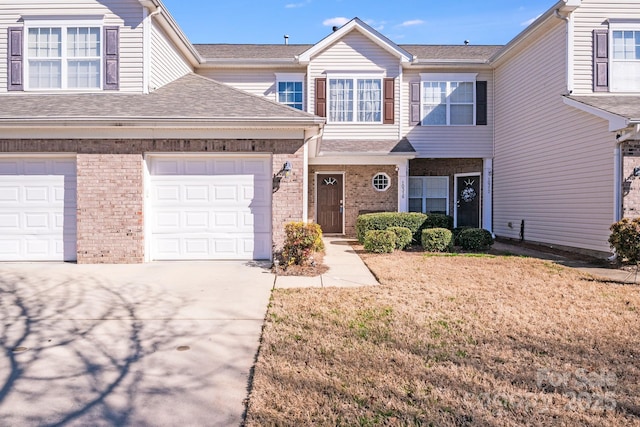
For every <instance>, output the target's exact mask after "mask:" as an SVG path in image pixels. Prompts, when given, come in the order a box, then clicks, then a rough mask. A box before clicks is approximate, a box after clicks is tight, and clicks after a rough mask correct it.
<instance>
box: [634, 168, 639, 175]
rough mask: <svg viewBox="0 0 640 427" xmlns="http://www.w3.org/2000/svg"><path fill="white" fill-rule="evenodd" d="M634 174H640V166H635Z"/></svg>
mask: <svg viewBox="0 0 640 427" xmlns="http://www.w3.org/2000/svg"><path fill="white" fill-rule="evenodd" d="M633 176H640V166H636V167H635V168H633Z"/></svg>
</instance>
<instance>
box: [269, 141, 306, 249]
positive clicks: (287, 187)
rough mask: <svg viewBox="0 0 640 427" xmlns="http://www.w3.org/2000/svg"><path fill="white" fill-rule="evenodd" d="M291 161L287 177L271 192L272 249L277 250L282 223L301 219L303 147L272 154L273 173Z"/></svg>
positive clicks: (280, 241) (281, 233) (281, 242)
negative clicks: (289, 172)
mask: <svg viewBox="0 0 640 427" xmlns="http://www.w3.org/2000/svg"><path fill="white" fill-rule="evenodd" d="M287 161H288V162H291V166H292V167H293V170H292V171H291V175H290V176H289V177H288V178H284V177H283V178H282V179H281V180H280V188H279V189H278V190H277V191H276V192H275V193H273V195H272V199H271V200H272V201H271V211H272V228H273V231H272V236H273V249H274V250H279V249H281V248H282V244H283V242H284V225H285V224H286V223H287V222H290V221H302V220H303V206H302V205H303V203H304V201H303V199H304V198H303V196H302V193H303V191H304V177H303V174H304V147H300V148H299V149H298V150H297V151H296V152H295V153H294V154H289V153H279V154H274V155H273V160H272V162H273V164H272V168H273V174H274V175H275V174H277V173H278V171H280V169H282V166H283V165H284V163H285V162H287Z"/></svg>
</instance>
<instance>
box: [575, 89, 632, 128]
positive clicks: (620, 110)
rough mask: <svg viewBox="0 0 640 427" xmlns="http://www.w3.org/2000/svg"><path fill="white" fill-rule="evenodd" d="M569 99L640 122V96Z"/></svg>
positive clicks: (576, 97) (579, 97) (577, 97)
mask: <svg viewBox="0 0 640 427" xmlns="http://www.w3.org/2000/svg"><path fill="white" fill-rule="evenodd" d="M568 98H569V99H572V100H574V101H578V102H580V103H583V104H585V105H589V106H591V107H595V108H598V109H600V110H604V111H608V112H609V113H613V114H616V115H618V116H621V117H624V118H627V119H630V120H631V121H634V122H635V121H640V96H626V95H603V96H569V97H568Z"/></svg>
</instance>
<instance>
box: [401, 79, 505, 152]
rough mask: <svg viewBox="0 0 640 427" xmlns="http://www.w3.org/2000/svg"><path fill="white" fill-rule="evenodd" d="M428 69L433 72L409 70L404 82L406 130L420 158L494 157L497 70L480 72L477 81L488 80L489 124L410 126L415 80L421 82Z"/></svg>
mask: <svg viewBox="0 0 640 427" xmlns="http://www.w3.org/2000/svg"><path fill="white" fill-rule="evenodd" d="M428 72H433V71H432V70H429V69H420V70H415V69H411V70H406V71H405V73H404V77H403V85H402V100H403V106H402V108H403V122H404V123H403V125H404V129H405V132H404V133H405V136H406V137H407V138H408V139H409V141H411V144H412V145H413V147H414V148H415V149H416V151H417V152H418V157H433V158H447V157H449V158H452V157H464V158H474V157H475V158H480V157H482V158H490V157H493V126H494V120H493V107H492V105H493V72H492V71H480V72H478V76H477V77H476V81H486V82H487V125H486V126H409V120H410V117H409V99H410V90H411V86H410V85H411V82H419V81H420V73H428ZM436 72H437V73H459V72H460V71H459V70H458V71H457V70H437V71H436ZM464 72H465V73H466V72H468V71H464Z"/></svg>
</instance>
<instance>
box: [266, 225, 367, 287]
mask: <svg viewBox="0 0 640 427" xmlns="http://www.w3.org/2000/svg"><path fill="white" fill-rule="evenodd" d="M323 241H324V246H325V256H324V264H326V265H327V266H328V267H329V271H327V272H326V273H325V274H322V275H320V276H316V277H303V276H277V277H276V281H275V287H276V288H326V287H342V288H352V287H358V286H375V285H379V283H378V281H377V280H376V278H375V277H374V276H373V274H371V271H369V269H368V268H367V266H366V265H364V262H362V260H361V259H360V257H359V256H358V254H356V252H355V251H354V250H353V249H352V248H351V245H350V244H349V242H351V241H353V239H348V238H345V237H342V236H340V237H327V236H325V237H324V238H323Z"/></svg>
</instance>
